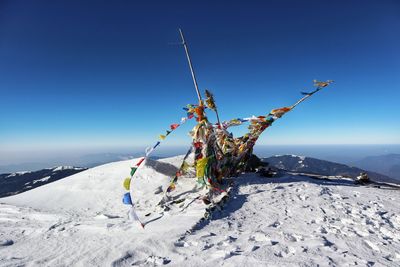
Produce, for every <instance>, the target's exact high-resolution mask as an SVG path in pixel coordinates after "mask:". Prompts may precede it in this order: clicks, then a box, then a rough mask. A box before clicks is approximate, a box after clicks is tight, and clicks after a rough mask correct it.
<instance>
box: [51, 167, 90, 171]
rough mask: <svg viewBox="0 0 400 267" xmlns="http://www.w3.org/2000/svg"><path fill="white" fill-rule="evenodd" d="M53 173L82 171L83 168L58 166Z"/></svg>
mask: <svg viewBox="0 0 400 267" xmlns="http://www.w3.org/2000/svg"><path fill="white" fill-rule="evenodd" d="M52 169H53V171H55V172H56V171H62V170H82V169H83V168H80V167H74V166H58V167H54V168H52Z"/></svg>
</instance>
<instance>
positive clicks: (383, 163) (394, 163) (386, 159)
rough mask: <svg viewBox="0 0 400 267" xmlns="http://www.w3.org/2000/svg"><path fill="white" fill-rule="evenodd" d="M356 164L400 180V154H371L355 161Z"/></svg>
mask: <svg viewBox="0 0 400 267" xmlns="http://www.w3.org/2000/svg"><path fill="white" fill-rule="evenodd" d="M354 165H355V166H357V167H360V168H362V169H366V170H369V171H375V172H379V173H382V174H385V175H387V176H390V177H392V178H395V179H398V180H400V154H387V155H381V156H370V157H366V158H364V159H362V160H359V161H356V162H354Z"/></svg>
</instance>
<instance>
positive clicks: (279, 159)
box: [0, 155, 400, 197]
mask: <svg viewBox="0 0 400 267" xmlns="http://www.w3.org/2000/svg"><path fill="white" fill-rule="evenodd" d="M114 156H115V155H110V157H109V159H112V160H114V159H115V158H114ZM130 157H131V156H127V157H126V158H130ZM126 158H124V159H126ZM390 158H391V159H392V157H390ZM380 160H381V161H380ZM380 160H378V159H375V158H374V157H368V158H366V159H365V161H363V162H364V164H366V168H365V169H368V167H369V166H368V164H367V163H368V162H373V163H374V164H378V163H379V162H381V165H382V166H381V167H382V169H385V167H386V169H387V166H388V165H390V166H392V165H391V164H385V162H384V160H383V159H380ZM262 161H263V162H268V163H269V165H270V166H273V167H276V168H279V169H283V170H286V171H291V172H299V173H309V174H319V175H329V176H345V177H351V178H356V177H357V176H358V175H359V174H360V173H361V172H366V173H367V174H368V176H369V177H370V178H371V179H372V180H373V181H376V182H389V183H399V182H400V179H398V180H396V179H393V178H391V177H388V176H386V175H384V174H380V173H377V172H372V171H368V170H364V169H361V168H357V167H350V166H348V165H345V164H340V163H335V162H331V161H326V160H320V159H316V158H310V157H302V156H296V155H283V156H273V157H268V158H263V159H262ZM390 162H391V163H393V162H395V161H394V160H390ZM373 163H370V164H371V166H372V165H373ZM84 170H87V168H82V167H72V166H61V167H54V168H47V169H42V170H38V171H28V172H16V173H5V174H0V197H6V196H11V195H15V194H18V193H22V192H25V191H28V190H30V189H33V188H36V187H39V186H42V185H45V184H48V183H51V182H54V181H57V180H60V179H62V178H64V177H67V176H70V175H73V174H75V173H78V172H81V171H84ZM391 170H393V168H392V169H391ZM394 170H395V169H394Z"/></svg>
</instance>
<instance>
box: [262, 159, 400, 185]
mask: <svg viewBox="0 0 400 267" xmlns="http://www.w3.org/2000/svg"><path fill="white" fill-rule="evenodd" d="M262 160H263V161H264V162H268V163H269V165H270V166H273V167H276V168H279V169H283V170H286V171H292V172H301V173H312V174H320V175H330V176H345V177H351V178H356V177H357V176H358V175H359V174H360V173H361V172H366V173H367V174H368V177H369V178H370V179H372V180H373V181H376V182H389V183H399V182H400V179H399V180H396V179H394V178H391V177H388V176H386V175H383V174H380V173H376V172H372V171H367V170H364V169H360V168H357V167H350V166H348V165H345V164H340V163H335V162H331V161H326V160H320V159H315V158H310V157H302V156H296V155H282V156H273V157H269V158H263V159H262Z"/></svg>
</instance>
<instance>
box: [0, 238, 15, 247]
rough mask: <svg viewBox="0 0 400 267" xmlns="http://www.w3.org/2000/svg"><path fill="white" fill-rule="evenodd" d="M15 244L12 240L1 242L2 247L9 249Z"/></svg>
mask: <svg viewBox="0 0 400 267" xmlns="http://www.w3.org/2000/svg"><path fill="white" fill-rule="evenodd" d="M13 244H14V241H13V240H11V239H6V240H0V247H7V246H11V245H13Z"/></svg>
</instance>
